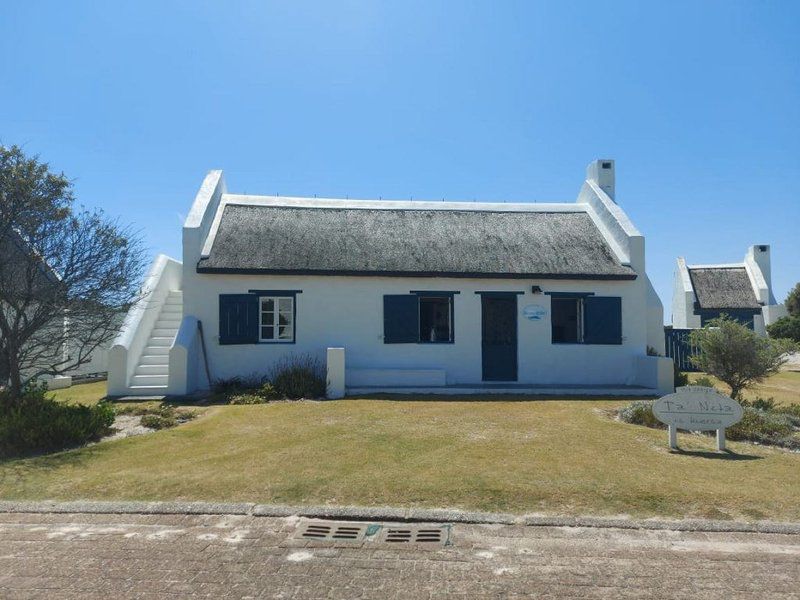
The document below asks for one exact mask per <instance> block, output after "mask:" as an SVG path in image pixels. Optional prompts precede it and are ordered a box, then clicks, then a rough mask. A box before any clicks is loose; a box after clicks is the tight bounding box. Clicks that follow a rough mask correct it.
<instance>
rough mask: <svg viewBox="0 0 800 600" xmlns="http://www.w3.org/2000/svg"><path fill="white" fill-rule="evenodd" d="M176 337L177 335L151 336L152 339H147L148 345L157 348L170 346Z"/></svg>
mask: <svg viewBox="0 0 800 600" xmlns="http://www.w3.org/2000/svg"><path fill="white" fill-rule="evenodd" d="M174 339H175V336H172V337H159V336H150V339H149V340H147V345H148V346H155V347H157V348H169V347H170V346H172V341H173V340H174Z"/></svg>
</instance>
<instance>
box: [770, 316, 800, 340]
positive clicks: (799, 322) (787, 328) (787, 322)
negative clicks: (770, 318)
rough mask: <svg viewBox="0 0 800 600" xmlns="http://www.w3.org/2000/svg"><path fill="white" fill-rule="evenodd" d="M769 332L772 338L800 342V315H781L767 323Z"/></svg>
mask: <svg viewBox="0 0 800 600" xmlns="http://www.w3.org/2000/svg"><path fill="white" fill-rule="evenodd" d="M767 333H769V337H771V338H776V339H788V340H792V341H794V342H800V316H794V317H792V316H789V317H781V318H780V319H778V320H777V321H775V322H774V323H772V324H770V325H767Z"/></svg>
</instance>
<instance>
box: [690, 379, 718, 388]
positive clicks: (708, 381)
mask: <svg viewBox="0 0 800 600" xmlns="http://www.w3.org/2000/svg"><path fill="white" fill-rule="evenodd" d="M692 385H697V386H700V387H708V388H713V387H714V382H713V381H711V379H709V378H708V377H698V378H697V379H695V380H694V383H692Z"/></svg>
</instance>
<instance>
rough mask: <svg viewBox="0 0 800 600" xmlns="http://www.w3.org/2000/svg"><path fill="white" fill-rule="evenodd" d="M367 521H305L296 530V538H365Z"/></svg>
mask: <svg viewBox="0 0 800 600" xmlns="http://www.w3.org/2000/svg"><path fill="white" fill-rule="evenodd" d="M366 533H367V524H366V523H343V522H336V521H305V522H303V523H300V526H299V527H298V528H297V531H295V535H294V537H295V538H298V539H303V540H324V541H329V542H339V541H351V542H356V541H360V540H363V539H364V536H365V535H366Z"/></svg>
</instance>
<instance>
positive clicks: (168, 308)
mask: <svg viewBox="0 0 800 600" xmlns="http://www.w3.org/2000/svg"><path fill="white" fill-rule="evenodd" d="M182 313H183V305H182V304H165V305H164V306H163V307H162V308H161V314H160V315H159V316H161V317H164V316H167V315H169V316H170V317H174V316H176V315H180V314H182Z"/></svg>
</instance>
